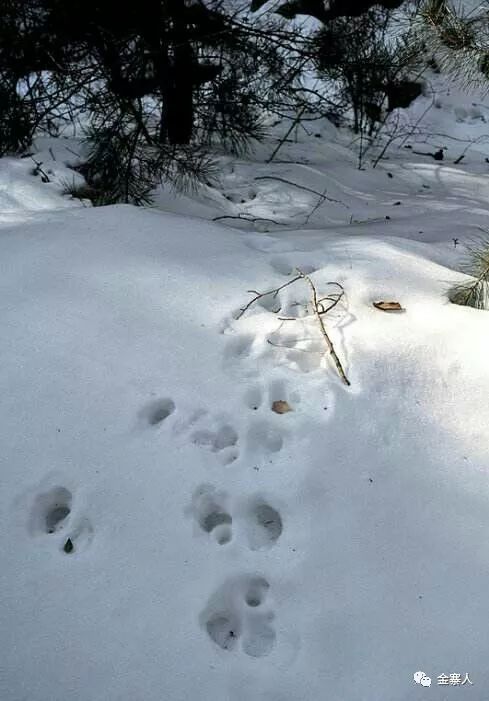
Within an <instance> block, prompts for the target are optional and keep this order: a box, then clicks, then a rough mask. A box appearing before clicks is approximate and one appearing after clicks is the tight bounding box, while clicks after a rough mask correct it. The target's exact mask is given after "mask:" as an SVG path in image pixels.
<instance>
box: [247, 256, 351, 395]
mask: <svg viewBox="0 0 489 701" xmlns="http://www.w3.org/2000/svg"><path fill="white" fill-rule="evenodd" d="M296 270H297V275H296V276H295V277H293V278H292V279H291V280H288V281H287V282H285V283H284V284H283V285H280V286H279V287H276V288H274V289H273V290H268V291H267V292H258V291H257V290H248V292H249V294H252V295H254V297H252V299H250V301H249V302H248V303H247V304H246V305H245V306H244V307H243V308H242V309H240V312H239V314H238V316H237V317H236V320H238V319H241V317H242V316H243V314H245V312H247V311H248V309H249V308H250V307H251V306H252V305H253V304H254V303H255V302H256V301H257V300H259V299H261V298H262V297H267V296H269V295H272V296H273V297H274V298H276V297H277V296H278V293H279V292H280V291H281V290H283V289H284V288H285V287H288V286H289V285H293V284H294V283H295V282H297V281H298V280H304V281H305V282H307V284H308V285H309V287H310V289H311V292H312V296H311V303H312V310H313V313H314V316H315V317H316V319H317V321H318V323H319V329H320V331H321V335H322V337H323V339H324V341H325V343H326V347H327V349H328V351H329V354H330V355H331V357H332V359H333V362H334V364H335V366H336V369H337V371H338V374H339V376H340V377H341V379H342V380H343V382H344V383H345V384H346V385H348V386H349V385H350V381H349V379H348V377H347V376H346V373H345V371H344V369H343V366H342V364H341V361H340V359H339V358H338V355H337V353H336V351H335V348H334V345H333V342H332V341H331V339H330V337H329V335H328V332H327V330H326V326H325V323H324V321H323V316H324V315H325V314H327V313H328V312H329V311H331V309H333V308H334V307H336V305H337V304H338V303H339V302H340V300H341V299H342V298H343V296H344V293H345V291H344V289H343V287H342V285H340V283H339V282H330V283H328V284H330V285H336V286H337V287H338V289H339V291H338V292H334V293H331V294H329V295H325V296H324V297H318V294H317V290H316V287H315V285H314V283H313V281H312V280H311V278H310V277H309V275H306V274H305V273H304V272H303V271H302V270H300V269H299V268H296ZM326 302H329V304H325V303H326ZM278 311H280V308H279V309H277V310H276V311H275V312H274V313H277V312H278ZM299 319H300V317H297V319H295V318H281V319H280V320H281V321H298V320H299ZM268 343H270V345H272V346H273V345H277V344H275V343H273V342H272V341H270V339H268Z"/></svg>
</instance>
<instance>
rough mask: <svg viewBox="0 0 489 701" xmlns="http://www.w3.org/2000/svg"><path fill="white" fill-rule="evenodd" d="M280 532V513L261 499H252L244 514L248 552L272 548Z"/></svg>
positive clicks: (281, 524) (281, 527) (281, 525)
mask: <svg viewBox="0 0 489 701" xmlns="http://www.w3.org/2000/svg"><path fill="white" fill-rule="evenodd" d="M282 531H283V523H282V517H281V515H280V512H279V511H277V509H274V508H273V506H270V504H269V503H268V501H266V500H265V499H263V498H261V497H255V498H254V499H252V500H251V501H250V503H249V505H248V509H247V514H246V533H247V537H248V544H249V547H250V550H267V549H269V548H271V547H273V546H274V545H275V543H276V542H277V540H278V539H279V538H280V536H281V535H282Z"/></svg>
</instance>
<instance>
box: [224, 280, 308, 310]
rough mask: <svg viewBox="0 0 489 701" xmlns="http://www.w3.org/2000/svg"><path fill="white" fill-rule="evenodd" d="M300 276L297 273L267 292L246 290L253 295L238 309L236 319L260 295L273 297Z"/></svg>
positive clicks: (260, 296) (259, 297)
mask: <svg viewBox="0 0 489 701" xmlns="http://www.w3.org/2000/svg"><path fill="white" fill-rule="evenodd" d="M301 277H302V276H301V275H297V276H296V277H294V278H292V280H288V281H287V282H285V283H284V284H283V285H280V287H276V288H275V289H274V290H268V292H257V290H248V292H249V294H254V295H255V297H253V299H250V301H249V302H248V304H247V305H246V306H244V307H243V308H242V309H241V310H240V313H239V314H238V316H237V317H236V320H238V319H241V317H242V316H243V314H244V313H245V312H247V311H248V309H249V308H250V307H251V305H252V304H254V303H255V302H256V301H257V300H258V299H261V298H262V297H268V295H273V297H277V295H278V293H279V292H280V290H283V289H284V287H287V286H288V285H292V284H293V283H294V282H297V280H300V279H301Z"/></svg>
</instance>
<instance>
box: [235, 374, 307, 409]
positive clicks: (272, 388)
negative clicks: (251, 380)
mask: <svg viewBox="0 0 489 701" xmlns="http://www.w3.org/2000/svg"><path fill="white" fill-rule="evenodd" d="M266 394H268V399H267V401H266V404H265V408H266V409H270V410H272V408H273V403H274V402H280V401H286V402H287V403H288V404H289V405H290V407H291V408H292V409H294V408H295V407H297V405H298V404H299V402H300V395H299V393H298V392H290V393H289V392H288V390H287V388H286V383H285V381H283V380H280V379H277V380H273V382H271V383H270V385H269V387H268V390H267V393H266ZM264 395H265V392H263V390H262V389H261V387H259V386H258V385H256V386H252V387H249V388H248V389H247V391H246V393H245V395H244V403H245V404H246V406H247V407H248V408H249V409H252V410H253V411H258V409H260V407H261V406H262V405H263V404H264V401H265V398H264Z"/></svg>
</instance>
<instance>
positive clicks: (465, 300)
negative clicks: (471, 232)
mask: <svg viewBox="0 0 489 701" xmlns="http://www.w3.org/2000/svg"><path fill="white" fill-rule="evenodd" d="M463 269H464V272H466V273H467V274H468V275H470V279H469V280H467V281H466V282H462V283H460V284H458V285H455V286H454V287H453V288H452V289H451V290H450V293H449V297H450V301H451V302H453V303H454V304H461V305H463V306H467V307H474V308H475V309H489V239H488V240H485V241H482V242H481V243H479V244H478V245H475V246H472V247H470V248H469V257H468V259H467V261H466V263H465V264H464V266H463Z"/></svg>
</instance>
